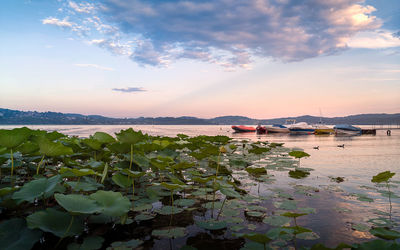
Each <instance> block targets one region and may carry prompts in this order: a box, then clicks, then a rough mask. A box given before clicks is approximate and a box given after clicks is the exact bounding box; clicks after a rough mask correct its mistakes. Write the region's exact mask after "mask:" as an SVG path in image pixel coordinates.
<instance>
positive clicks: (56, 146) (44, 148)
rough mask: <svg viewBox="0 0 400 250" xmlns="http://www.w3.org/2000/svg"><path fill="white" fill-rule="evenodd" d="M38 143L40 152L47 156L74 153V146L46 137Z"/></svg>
mask: <svg viewBox="0 0 400 250" xmlns="http://www.w3.org/2000/svg"><path fill="white" fill-rule="evenodd" d="M38 144H39V148H40V150H39V152H40V154H42V155H45V156H49V157H56V156H61V155H71V154H73V151H72V148H69V147H66V146H64V145H63V144H62V143H61V142H52V141H49V140H47V139H46V138H41V139H40V140H39V143H38Z"/></svg>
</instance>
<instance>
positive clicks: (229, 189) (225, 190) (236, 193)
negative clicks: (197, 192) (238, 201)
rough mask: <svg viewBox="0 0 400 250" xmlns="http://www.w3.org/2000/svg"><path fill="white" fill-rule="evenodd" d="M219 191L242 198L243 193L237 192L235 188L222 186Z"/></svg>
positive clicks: (228, 195)
mask: <svg viewBox="0 0 400 250" xmlns="http://www.w3.org/2000/svg"><path fill="white" fill-rule="evenodd" d="M219 191H220V192H221V193H222V194H224V195H226V196H227V197H232V198H240V197H241V195H240V194H239V193H238V192H236V191H235V190H234V189H233V188H220V189H219Z"/></svg>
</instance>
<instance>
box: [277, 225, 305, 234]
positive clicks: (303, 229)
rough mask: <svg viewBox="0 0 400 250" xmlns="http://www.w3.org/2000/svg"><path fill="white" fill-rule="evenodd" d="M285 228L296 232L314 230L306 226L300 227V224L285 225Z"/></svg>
mask: <svg viewBox="0 0 400 250" xmlns="http://www.w3.org/2000/svg"><path fill="white" fill-rule="evenodd" d="M283 228H285V229H289V230H291V231H293V233H294V234H301V233H311V232H312V230H311V229H308V228H305V227H300V226H293V227H283Z"/></svg>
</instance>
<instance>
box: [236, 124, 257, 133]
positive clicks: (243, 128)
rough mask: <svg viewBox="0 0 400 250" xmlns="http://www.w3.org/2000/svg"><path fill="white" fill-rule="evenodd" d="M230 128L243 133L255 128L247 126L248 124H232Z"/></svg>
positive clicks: (254, 130)
mask: <svg viewBox="0 0 400 250" xmlns="http://www.w3.org/2000/svg"><path fill="white" fill-rule="evenodd" d="M232 129H233V130H235V132H236V133H245V132H256V129H255V128H254V127H248V126H243V125H239V126H232Z"/></svg>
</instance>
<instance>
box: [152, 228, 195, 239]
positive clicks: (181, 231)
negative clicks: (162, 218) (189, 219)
mask: <svg viewBox="0 0 400 250" xmlns="http://www.w3.org/2000/svg"><path fill="white" fill-rule="evenodd" d="M186 233H187V232H186V228H184V227H169V228H166V229H158V230H153V232H151V234H152V235H153V236H155V237H161V238H179V237H183V236H185V235H186Z"/></svg>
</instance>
